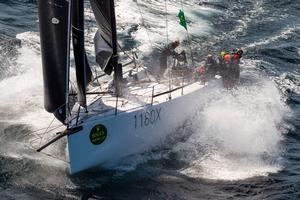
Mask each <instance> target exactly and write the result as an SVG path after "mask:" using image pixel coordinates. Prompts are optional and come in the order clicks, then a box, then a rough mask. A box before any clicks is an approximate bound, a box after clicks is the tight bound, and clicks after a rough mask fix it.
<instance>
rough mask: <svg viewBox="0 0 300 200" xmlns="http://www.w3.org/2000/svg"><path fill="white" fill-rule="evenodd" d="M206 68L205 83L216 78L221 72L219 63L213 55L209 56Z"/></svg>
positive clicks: (205, 64)
mask: <svg viewBox="0 0 300 200" xmlns="http://www.w3.org/2000/svg"><path fill="white" fill-rule="evenodd" d="M204 67H205V74H204V79H205V82H206V81H209V80H210V79H212V78H214V77H215V75H217V73H218V71H219V63H218V62H217V60H216V59H215V58H214V57H213V56H212V55H211V54H208V55H207V57H206V60H205V63H204Z"/></svg>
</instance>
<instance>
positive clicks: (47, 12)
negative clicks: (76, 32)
mask: <svg viewBox="0 0 300 200" xmlns="http://www.w3.org/2000/svg"><path fill="white" fill-rule="evenodd" d="M38 8H39V24H40V38H41V52H42V61H43V77H44V106H45V109H46V110H47V111H48V112H51V113H54V115H55V116H56V118H58V119H59V120H60V121H61V122H64V121H65V119H66V102H67V93H68V81H69V79H68V75H69V46H70V21H71V4H70V1H67V0H47V1H44V0H41V1H38Z"/></svg>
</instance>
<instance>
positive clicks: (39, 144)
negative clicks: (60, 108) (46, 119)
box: [39, 117, 55, 146]
mask: <svg viewBox="0 0 300 200" xmlns="http://www.w3.org/2000/svg"><path fill="white" fill-rule="evenodd" d="M54 120H55V117H53V119H52V121H51V123H50V124H49V126H48V127H47V129H46V130H45V132H44V133H43V135H42V138H41V140H40V144H39V146H41V143H42V141H43V139H44V136H45V134H46V133H47V132H48V129H49V128H50V127H51V125H52V123H53V122H54Z"/></svg>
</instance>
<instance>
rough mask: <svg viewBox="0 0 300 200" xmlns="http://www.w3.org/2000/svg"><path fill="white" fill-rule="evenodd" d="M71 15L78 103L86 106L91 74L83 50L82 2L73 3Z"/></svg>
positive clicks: (81, 0)
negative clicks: (87, 88) (87, 87)
mask: <svg viewBox="0 0 300 200" xmlns="http://www.w3.org/2000/svg"><path fill="white" fill-rule="evenodd" d="M72 13H73V14H72V37H73V50H74V58H75V65H76V79H77V88H78V103H79V104H80V105H81V106H86V86H87V84H88V83H89V82H90V81H91V80H92V72H91V69H90V67H89V63H88V60H87V56H86V53H85V49H84V2H83V0H76V1H73V6H72Z"/></svg>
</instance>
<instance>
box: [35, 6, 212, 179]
mask: <svg viewBox="0 0 300 200" xmlns="http://www.w3.org/2000/svg"><path fill="white" fill-rule="evenodd" d="M90 4H91V8H92V10H93V13H94V16H95V19H96V22H97V25H98V28H99V29H98V31H97V32H96V33H95V37H94V45H95V60H96V62H97V64H98V65H99V66H100V67H101V69H102V71H103V72H104V73H105V74H106V75H107V76H112V77H113V81H112V82H111V84H107V86H102V87H93V88H91V89H89V90H87V87H88V85H89V83H91V82H92V81H93V75H92V71H91V69H90V66H89V62H88V59H87V56H86V52H85V45H84V2H83V0H78V1H72V0H47V1H39V2H38V8H39V23H40V39H41V53H42V61H43V78H44V106H45V109H46V110H47V111H48V112H51V113H53V114H54V116H55V117H56V118H57V119H58V120H59V121H60V122H61V123H63V124H64V125H65V126H66V129H65V131H63V132H61V133H59V134H58V135H57V136H56V137H55V138H54V139H52V140H51V141H49V142H48V143H46V144H45V145H43V146H41V147H40V148H39V149H38V151H41V150H43V149H44V148H46V147H47V146H49V145H50V144H52V143H54V142H55V141H57V140H59V139H60V138H63V137H67V144H68V152H69V162H70V173H71V174H73V173H77V172H80V171H83V170H86V169H89V168H92V167H96V166H105V165H106V164H107V163H117V162H118V160H120V159H122V158H125V157H126V156H130V155H133V154H138V153H142V152H146V151H150V150H151V149H153V148H155V147H156V146H159V145H162V144H163V143H164V141H165V139H166V137H167V135H169V134H172V133H174V131H175V130H176V128H178V126H180V125H182V124H183V123H184V122H185V121H186V120H187V119H188V118H189V117H191V115H193V114H194V113H195V110H196V109H197V108H196V105H198V103H199V101H201V98H200V97H201V94H203V93H206V92H207V90H209V83H206V84H204V83H203V82H201V81H200V80H198V79H194V78H193V73H181V75H180V74H179V75H178V73H177V75H176V76H175V75H174V76H173V75H172V73H169V74H171V75H169V77H168V79H166V81H162V80H161V81H159V82H158V81H156V79H155V78H154V77H152V76H151V75H150V74H149V73H148V72H147V69H145V68H143V67H137V66H136V65H135V63H134V62H133V63H131V65H132V66H131V67H132V70H131V71H130V73H128V74H127V75H126V76H125V75H124V74H125V73H124V74H123V68H122V66H123V65H122V63H120V62H119V60H118V57H119V55H118V43H117V32H116V19H115V6H114V1H113V0H90ZM182 14H183V13H182V12H181V20H182V19H183V18H182V17H184V16H182ZM181 22H182V21H181ZM185 28H186V27H185ZM71 41H72V42H73V53H74V60H75V69H76V80H77V89H76V92H74V91H72V90H70V88H71V87H70V85H69V76H70V75H69V74H70V72H69V69H70V42H71ZM126 67H127V68H130V66H126ZM141 77H142V78H141ZM111 86H113V87H111ZM74 97H75V99H76V102H75V104H74V103H73V101H72V99H74Z"/></svg>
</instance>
